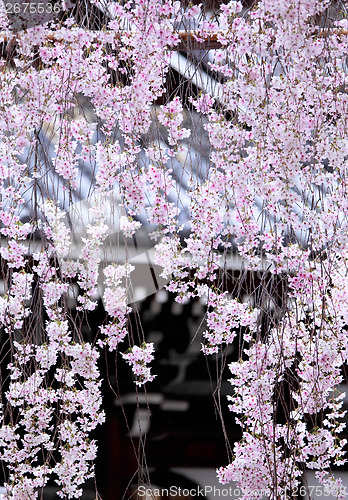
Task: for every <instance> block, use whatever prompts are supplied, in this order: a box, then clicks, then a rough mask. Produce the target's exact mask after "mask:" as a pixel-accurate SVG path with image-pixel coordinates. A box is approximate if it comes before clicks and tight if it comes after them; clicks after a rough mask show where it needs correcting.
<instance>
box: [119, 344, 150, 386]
mask: <svg viewBox="0 0 348 500" xmlns="http://www.w3.org/2000/svg"><path fill="white" fill-rule="evenodd" d="M153 352H154V345H153V343H152V342H150V343H146V342H144V343H143V344H141V346H140V347H139V346H137V345H134V346H133V347H131V348H130V349H129V351H127V352H125V353H123V354H122V357H123V359H125V360H126V361H127V363H128V364H129V365H130V366H131V367H132V372H133V373H134V375H135V377H136V381H135V383H136V385H138V386H142V385H143V384H145V383H146V382H151V381H152V380H153V379H154V378H155V377H156V375H151V368H150V367H149V366H147V365H148V363H151V361H152V360H153V359H154V357H153V354H152V353H153Z"/></svg>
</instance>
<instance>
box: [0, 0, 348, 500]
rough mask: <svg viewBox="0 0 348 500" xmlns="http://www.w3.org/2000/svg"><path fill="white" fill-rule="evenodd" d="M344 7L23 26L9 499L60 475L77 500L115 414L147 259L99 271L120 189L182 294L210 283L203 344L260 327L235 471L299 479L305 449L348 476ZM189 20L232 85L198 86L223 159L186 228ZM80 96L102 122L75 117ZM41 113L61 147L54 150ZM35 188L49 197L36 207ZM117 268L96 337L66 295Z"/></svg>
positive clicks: (9, 306) (14, 181)
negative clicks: (32, 202) (183, 81)
mask: <svg viewBox="0 0 348 500" xmlns="http://www.w3.org/2000/svg"><path fill="white" fill-rule="evenodd" d="M334 4H335V5H336V3H334V2H330V0H304V1H302V0H301V2H300V1H299V0H291V1H288V2H284V1H281V0H276V1H273V0H260V1H259V2H255V4H254V5H253V7H252V8H250V9H249V10H248V11H247V12H243V6H242V3H241V2H239V1H235V0H232V1H230V2H229V3H227V4H223V5H222V6H221V9H220V11H219V13H218V14H217V15H216V16H215V17H214V18H208V17H207V16H204V15H203V12H201V7H200V6H189V8H188V9H187V10H186V11H185V10H184V9H183V8H182V7H181V5H180V2H175V1H171V0H162V1H159V0H136V1H134V2H124V3H122V5H121V4H120V3H115V2H111V3H110V5H109V9H111V10H112V16H111V18H110V21H109V22H108V23H107V25H106V26H105V27H104V28H105V29H103V30H101V31H100V32H96V31H95V30H94V31H89V30H88V29H84V28H81V27H78V26H77V24H76V22H75V19H74V18H68V19H66V20H65V21H64V22H63V23H62V24H54V23H51V24H50V25H49V26H47V25H46V26H38V27H35V28H33V29H31V30H28V31H25V32H23V33H22V34H21V36H20V37H19V38H18V41H17V47H16V52H15V56H14V59H13V61H12V62H11V64H12V65H13V66H12V67H10V66H9V67H8V68H7V69H6V70H5V68H4V66H5V63H2V68H4V71H2V72H1V86H0V110H1V113H0V121H1V125H2V126H1V127H0V129H1V130H0V195H1V196H0V220H1V227H0V232H1V235H2V239H3V240H4V244H2V245H1V248H0V254H1V258H2V261H3V263H4V269H5V271H4V273H5V278H6V286H5V293H4V296H3V297H1V298H0V322H1V326H2V327H3V328H4V331H5V333H6V335H8V337H9V345H10V346H11V362H10V364H9V366H8V370H9V373H10V384H9V388H8V391H7V394H6V400H7V402H6V404H4V408H3V410H4V411H3V416H2V425H1V428H0V456H1V459H2V460H3V461H4V462H5V463H6V465H7V467H8V470H9V477H8V480H7V489H8V492H9V493H8V497H9V498H12V499H14V500H20V499H22V498H28V497H30V498H38V495H39V490H40V489H42V488H44V486H45V484H46V483H47V481H48V479H49V478H50V477H51V476H52V477H54V478H55V479H56V481H57V483H58V484H59V486H60V495H61V496H62V497H64V498H78V497H79V496H81V494H82V489H81V488H82V486H83V483H84V482H85V480H86V479H87V478H88V477H90V476H91V475H93V462H94V459H95V456H96V450H97V444H96V443H95V441H93V440H90V437H89V436H90V432H91V431H92V430H93V429H95V427H96V426H97V425H99V424H100V423H101V422H102V421H103V419H104V414H103V411H102V409H101V393H100V385H101V381H100V377H99V369H98V357H99V354H100V348H104V347H106V348H108V349H110V350H111V351H116V350H117V349H118V344H119V343H120V342H121V341H123V340H124V339H125V338H126V336H127V333H128V332H127V317H128V314H129V313H130V309H129V307H128V305H127V302H128V299H127V287H128V278H129V274H130V273H131V271H132V268H131V266H130V264H129V263H128V262H127V263H126V264H125V265H118V264H116V263H113V264H110V265H108V266H107V267H106V268H105V269H104V272H103V274H102V273H101V271H100V268H101V263H102V251H103V249H104V248H105V247H106V245H107V244H111V236H112V235H111V231H110V229H111V225H110V223H109V219H108V216H107V214H108V213H110V212H112V210H113V208H115V207H112V206H111V205H112V204H111V201H110V200H111V199H113V200H117V203H119V204H120V205H121V208H122V211H121V210H118V212H122V215H121V216H120V217H119V219H118V227H119V231H120V234H122V236H123V239H124V241H125V245H127V239H128V238H131V237H133V235H134V234H135V232H136V231H137V230H138V229H139V228H140V226H141V222H139V221H140V220H141V221H144V220H146V221H147V223H148V224H149V225H150V227H151V228H152V229H151V231H152V233H151V235H150V236H151V237H152V238H153V239H154V240H155V241H156V244H155V253H156V262H157V263H158V264H160V265H161V266H162V269H163V272H162V276H164V277H170V278H171V281H170V283H169V284H168V286H167V288H168V289H169V290H170V291H172V292H173V293H174V294H175V296H176V300H177V301H178V302H185V301H187V300H190V299H191V298H193V297H206V299H207V313H206V318H205V319H206V326H205V329H203V333H202V350H203V351H204V352H205V354H216V353H218V354H219V353H220V352H221V351H222V350H223V349H224V348H225V347H226V346H229V345H230V344H232V343H235V342H236V340H237V338H238V340H239V339H241V338H242V337H243V338H242V343H241V349H240V359H239V360H238V361H236V362H234V363H232V364H231V365H230V371H231V374H232V378H231V385H232V388H233V396H231V397H230V398H229V402H230V408H231V410H232V411H233V412H234V413H235V414H236V415H237V419H238V422H239V424H240V426H241V428H242V431H243V437H242V440H241V441H240V442H239V443H236V444H235V447H234V456H233V459H232V461H231V463H230V464H228V465H227V466H225V467H221V468H220V469H219V470H218V476H219V478H220V480H221V481H222V482H228V481H230V480H234V481H237V482H238V483H239V486H240V488H241V489H242V491H243V494H244V498H248V495H250V494H252V495H253V497H255V498H257V497H260V496H261V495H262V492H264V491H265V490H268V491H269V492H270V497H271V498H282V497H281V493H280V492H281V491H284V488H285V486H286V491H289V488H295V487H297V486H298V484H299V482H300V481H301V477H302V474H303V464H304V463H305V464H306V467H307V468H310V469H313V470H315V473H316V476H317V478H318V479H319V480H320V481H321V482H322V484H324V485H325V487H326V488H327V489H328V490H330V489H331V490H335V488H336V491H339V488H338V487H337V485H339V480H338V479H336V478H335V477H334V475H333V474H330V467H331V465H333V464H334V465H341V464H342V463H344V461H345V458H344V452H343V448H344V445H345V441H344V440H342V439H341V437H340V433H341V431H342V429H343V423H342V417H343V414H344V412H343V410H342V404H343V399H344V395H343V394H341V393H340V391H339V389H338V387H339V384H340V383H341V382H342V381H343V377H342V365H343V364H344V363H346V362H347V359H348V351H347V335H346V328H347V321H348V313H347V311H348V292H347V290H348V272H347V268H348V250H347V244H348V232H347V227H348V225H347V213H348V196H347V192H348V191H347V180H346V179H347V168H348V163H347V162H348V160H347V158H348V154H347V153H348V142H347V137H346V131H347V125H348V124H347V116H348V113H347V110H348V98H347V95H346V92H345V88H346V85H347V81H346V80H347V64H346V47H347V43H348V34H347V30H346V28H347V21H346V19H345V18H344V15H343V13H336V14H335V8H337V7H335V5H334ZM111 10H110V12H111ZM187 20H194V22H195V23H196V26H197V27H198V29H197V31H196V32H195V35H194V37H195V40H196V43H197V47H198V48H199V43H200V41H203V40H205V39H206V38H207V37H208V36H209V35H210V34H211V33H214V34H216V36H217V40H218V42H219V43H220V44H221V47H222V48H221V49H219V50H216V51H214V52H212V53H211V54H212V57H210V56H209V58H208V60H207V61H208V64H209V65H210V74H212V75H216V76H217V79H218V82H219V83H217V85H216V88H215V89H214V93H212V91H211V89H209V88H207V89H205V90H203V91H202V92H200V93H198V95H197V96H196V97H192V96H191V98H190V99H189V101H188V102H190V103H191V105H192V106H193V108H194V110H195V111H194V112H195V113H197V114H199V115H201V117H202V123H203V124H204V130H205V133H206V141H207V143H208V144H207V145H206V144H205V145H204V146H205V147H208V148H209V152H210V156H209V163H208V165H207V167H206V170H205V173H204V175H198V173H197V172H193V170H192V171H190V172H189V174H190V175H187V172H186V170H187V169H188V168H189V167H188V165H187V164H186V165H185V167H184V168H183V177H186V176H187V178H188V180H187V190H186V191H185V198H186V200H185V202H184V201H183V200H179V201H183V203H182V204H184V205H185V210H186V211H187V214H188V217H189V224H188V226H189V232H188V233H187V232H185V233H182V231H183V226H182V225H180V224H179V216H180V207H179V205H180V203H179V202H177V201H175V202H174V201H173V200H177V199H178V196H179V197H180V195H181V194H180V193H179V194H178V190H177V186H176V183H175V181H174V177H175V175H177V172H173V170H171V168H173V169H174V167H172V165H173V164H174V163H171V162H172V160H173V159H174V158H175V156H176V155H178V154H179V155H180V153H182V152H183V150H184V149H183V146H185V145H188V144H189V141H190V140H191V136H192V134H193V132H194V131H193V130H190V129H188V128H185V127H183V123H184V118H185V116H184V114H185V112H186V111H185V110H186V109H187V106H188V105H187V102H184V101H183V99H181V98H180V97H179V95H174V96H171V97H170V98H168V99H167V97H166V96H167V79H168V75H169V68H170V50H169V49H170V48H175V47H176V45H177V44H178V42H179V36H178V34H177V32H176V29H175V28H176V26H178V25H179V23H180V22H184V23H185V22H186V21H187ZM1 25H2V26H3V27H4V29H7V28H6V22H5V20H2V21H1ZM342 28H345V29H342ZM48 30H50V32H49V37H48V36H47V34H48ZM8 34H9V33H7V34H6V36H8ZM4 36H5V35H4ZM38 58H39V59H38ZM191 83H192V82H191ZM159 98H161V99H162V101H161V102H162V103H163V104H161V107H160V109H159V111H158V112H157V113H156V112H155V110H156V109H157V110H158V107H157V108H155V107H154V105H155V104H156V102H157V100H158V99H159ZM82 100H85V101H86V102H89V103H90V104H91V106H92V107H93V115H94V118H95V121H96V122H97V123H98V127H96V125H95V124H91V123H90V122H89V120H88V119H87V116H80V117H79V118H76V116H77V115H78V111H79V109H80V108H82V107H83V106H80V104H79V103H80V102H81V101H82ZM80 115H83V113H80ZM154 130H156V133H157V135H156V134H155V135H156V140H155V141H154V142H153V143H149V141H147V139H146V137H147V134H151V133H153V131H154ZM163 130H164V132H163ZM42 131H46V132H47V134H46V135H47V136H50V137H51V138H52V144H50V147H47V148H42V140H43V139H42ZM162 135H163V137H162ZM204 140H205V139H204ZM163 144H164V145H163ZM51 146H52V147H51ZM42 149H43V150H44V152H43V153H42V154H39V153H38V151H42ZM24 157H25V158H26V159H25V160H23V158H24ZM87 164H89V166H90V167H91V169H92V172H94V174H95V175H94V179H93V181H92V183H91V186H90V187H89V190H88V191H89V196H90V199H89V200H88V201H89V204H88V208H87V215H88V222H87V223H86V227H85V231H84V234H83V235H82V238H81V245H80V247H79V255H78V257H77V258H74V260H73V259H71V258H70V254H69V252H70V250H71V242H72V241H73V236H74V230H75V228H73V227H72V226H73V224H71V223H69V220H70V219H69V218H70V215H71V214H70V213H69V212H66V211H65V209H64V210H63V208H62V207H63V206H66V203H68V204H69V205H70V207H71V205H72V204H73V203H75V201H76V200H78V199H79V189H80V188H81V186H82V184H83V181H82V179H81V176H80V171H81V170H83V169H84V168H85V166H86V165H87ZM204 168H205V167H204ZM201 170H202V171H203V170H204V169H201ZM200 173H202V172H200ZM174 174H175V175H174ZM57 179H58V181H57ZM185 189H186V188H185ZM28 190H29V191H30V192H31V193H33V197H34V198H35V199H36V200H37V201H36V206H35V212H36V213H35V216H33V217H32V219H31V220H30V222H25V223H23V222H21V220H22V219H23V216H25V213H26V212H25V211H26V204H27V203H28V196H27V193H28ZM110 193H112V196H110ZM187 198H188V199H189V201H188V202H187ZM67 200H68V202H67ZM64 204H65V205H64ZM117 208H120V207H117ZM23 220H24V219H23ZM70 222H71V221H70ZM186 230H187V228H186ZM34 232H37V233H39V234H40V242H39V243H38V244H37V245H36V246H35V245H34V250H33V241H32V240H31V236H32V235H33V234H34ZM109 237H110V241H109ZM2 243H3V242H2ZM233 254H237V255H238V257H239V258H240V260H241V261H242V270H244V271H245V272H247V273H249V275H250V273H253V272H255V271H258V273H259V277H258V279H259V283H258V285H257V287H258V289H257V287H256V289H255V290H249V292H250V293H249V298H247V301H246V302H245V301H244V302H242V301H241V298H242V297H241V294H240V296H239V297H235V296H233V295H230V294H229V293H227V291H226V289H225V288H224V286H223V280H222V281H221V279H220V278H221V275H222V274H223V273H224V271H225V270H226V269H228V267H229V258H232V257H233ZM242 274H243V273H242V272H241V273H240V275H241V276H242ZM100 276H102V281H103V288H104V295H103V301H104V307H105V310H106V312H107V314H108V320H107V321H106V322H105V324H104V325H103V326H102V327H101V328H100V330H99V332H98V336H99V339H98V340H99V341H97V342H91V343H90V342H86V341H85V339H84V338H83V336H82V334H81V332H79V331H77V330H76V328H75V327H74V326H73V323H72V318H71V314H70V312H69V308H68V307H67V306H66V294H67V292H68V290H69V285H70V284H71V283H72V282H73V283H76V284H77V285H78V286H79V289H80V292H81V293H80V295H79V297H78V302H79V306H78V313H79V314H81V317H82V315H83V314H84V313H86V312H87V311H89V310H93V309H94V308H95V307H96V306H97V302H96V300H95V296H96V291H97V287H98V283H99V280H100ZM241 279H242V278H241ZM240 288H242V284H241V286H240ZM260 290H261V293H260ZM38 312H40V314H41V313H44V314H45V320H42V319H41V320H40V319H39V318H40V314H38ZM129 345H130V348H129V350H128V351H126V352H124V353H123V354H122V357H123V359H124V360H125V362H127V363H128V364H129V365H130V366H131V369H132V372H133V374H134V376H135V379H136V384H137V385H139V386H142V385H143V384H145V383H146V382H149V381H151V380H153V378H154V375H151V371H150V367H149V366H148V365H149V363H150V362H151V361H152V360H153V353H154V346H153V344H152V343H146V342H144V343H143V344H141V345H140V346H138V345H134V342H133V340H132V338H131V336H130V341H129ZM231 393H232V392H231ZM285 393H286V394H288V395H289V396H288V397H287V399H288V401H284V394H285ZM281 412H282V413H283V414H282V418H280V417H279V414H280V413H281ZM284 500H285V498H284Z"/></svg>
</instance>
